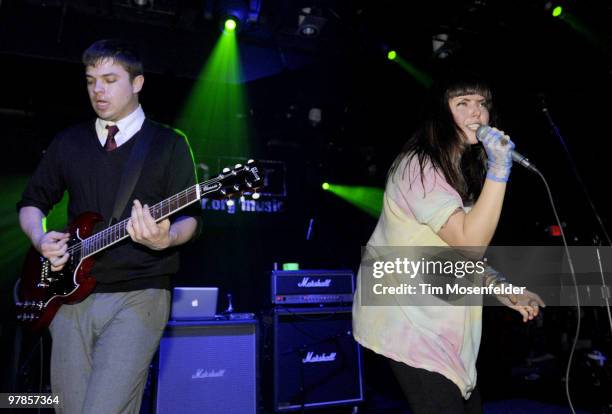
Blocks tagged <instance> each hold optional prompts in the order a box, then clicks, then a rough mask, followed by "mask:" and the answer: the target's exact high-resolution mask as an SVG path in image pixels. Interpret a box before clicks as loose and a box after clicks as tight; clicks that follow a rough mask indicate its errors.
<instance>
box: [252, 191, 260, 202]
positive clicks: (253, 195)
mask: <svg viewBox="0 0 612 414" xmlns="http://www.w3.org/2000/svg"><path fill="white" fill-rule="evenodd" d="M260 196H261V195H260V194H259V193H258V192H257V191H255V192H254V193H253V194H252V195H251V198H252V199H253V200H259V197H260Z"/></svg>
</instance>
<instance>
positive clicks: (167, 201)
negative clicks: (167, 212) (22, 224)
mask: <svg viewBox="0 0 612 414" xmlns="http://www.w3.org/2000/svg"><path fill="white" fill-rule="evenodd" d="M225 178H226V177H221V176H219V177H215V178H212V179H210V180H207V181H204V182H203V183H199V184H196V185H193V186H191V187H189V188H187V189H185V190H183V191H181V192H180V193H177V194H175V195H173V196H171V197H168V198H167V199H165V200H162V201H160V202H159V203H157V204H155V205H154V206H153V207H151V208H150V210H151V213H152V215H156V213H158V212H161V211H163V208H164V207H167V205H169V204H170V203H171V202H175V201H178V200H179V199H180V198H181V197H189V196H191V195H194V194H196V195H197V187H198V186H201V187H204V186H207V185H210V184H216V183H217V182H220V181H221V180H223V179H225ZM128 221H129V219H124V220H122V221H120V222H119V223H117V224H115V225H113V226H111V227H109V228H106V229H104V230H102V231H100V232H98V233H96V234H94V235H92V236H89V237H88V238H86V239H85V240H82V241H80V242H78V243H76V244H74V245H72V246H70V247H69V248H68V249H67V253H70V254H71V255H72V254H74V252H76V251H78V250H81V249H82V247H83V246H85V247H90V246H91V245H92V244H94V245H95V243H96V242H98V241H100V239H102V238H106V237H107V236H108V235H109V234H110V233H112V232H114V231H115V229H120V230H121V232H125V229H126V228H127V222H128ZM122 237H125V234H123V236H122ZM122 237H120V238H122ZM94 250H97V249H94Z"/></svg>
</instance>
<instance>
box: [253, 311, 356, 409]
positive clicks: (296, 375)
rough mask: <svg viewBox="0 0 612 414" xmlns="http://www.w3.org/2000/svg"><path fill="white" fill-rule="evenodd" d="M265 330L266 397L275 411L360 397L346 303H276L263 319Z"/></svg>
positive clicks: (349, 315)
mask: <svg viewBox="0 0 612 414" xmlns="http://www.w3.org/2000/svg"><path fill="white" fill-rule="evenodd" d="M264 329H265V341H266V349H267V353H268V355H266V359H267V364H266V365H267V366H266V368H268V371H272V372H268V375H267V377H268V378H267V381H266V384H267V393H266V394H267V397H266V399H267V400H269V401H268V402H271V403H272V404H268V405H273V407H271V408H272V409H273V410H274V411H276V412H285V411H294V410H301V409H310V408H319V407H326V406H334V405H350V404H355V405H357V403H359V402H361V401H362V400H363V389H362V377H361V361H362V360H361V352H360V348H359V346H358V344H357V343H356V342H355V340H354V339H353V336H352V323H351V308H350V307H347V306H343V307H329V308H321V307H317V308H314V307H312V308H308V307H299V308H288V307H277V308H276V309H273V310H272V311H271V312H270V314H269V315H268V316H267V317H266V318H265V319H264ZM270 362H271V363H270ZM269 365H271V367H269ZM269 368H271V370H270V369H269Z"/></svg>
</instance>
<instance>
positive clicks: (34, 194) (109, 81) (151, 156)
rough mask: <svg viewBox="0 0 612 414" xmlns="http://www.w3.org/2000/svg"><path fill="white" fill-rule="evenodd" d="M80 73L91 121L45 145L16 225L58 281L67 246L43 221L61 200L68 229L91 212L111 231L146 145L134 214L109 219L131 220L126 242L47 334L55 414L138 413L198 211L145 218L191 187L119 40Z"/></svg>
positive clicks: (178, 139)
mask: <svg viewBox="0 0 612 414" xmlns="http://www.w3.org/2000/svg"><path fill="white" fill-rule="evenodd" d="M83 63H84V65H85V77H86V79H87V91H88V93H89V98H90V101H91V105H92V107H93V109H94V111H95V112H96V114H97V116H98V117H97V119H96V120H95V121H90V122H86V123H83V124H80V125H76V126H74V127H72V128H69V129H67V130H65V131H63V132H61V133H60V134H58V135H57V136H56V137H55V139H54V140H53V141H52V143H51V144H50V146H49V148H48V150H47V151H46V153H45V155H44V157H43V159H42V160H41V162H40V165H39V166H38V168H37V169H36V171H35V172H34V174H33V176H32V178H31V180H30V182H29V184H28V186H27V188H26V189H25V191H24V193H23V196H22V199H21V200H20V201H19V203H18V208H19V221H20V224H21V228H22V229H23V231H24V232H25V233H26V235H27V236H28V237H29V238H30V240H31V242H32V245H33V246H34V247H35V248H36V250H38V252H40V254H42V256H44V258H46V259H48V260H49V264H50V270H51V271H52V272H58V271H60V270H61V269H62V268H63V267H64V266H66V264H67V262H68V260H69V259H70V253H71V250H70V247H69V239H70V237H71V235H70V234H68V233H61V232H56V231H49V232H46V233H45V230H44V227H43V219H44V217H45V216H46V215H47V214H48V212H49V211H50V210H51V209H52V207H53V205H55V204H56V203H58V202H59V201H60V200H61V198H62V196H63V194H64V192H65V191H67V192H68V195H69V205H68V217H69V220H70V221H74V220H75V219H76V218H77V216H80V215H82V214H83V213H85V212H91V211H93V212H97V213H99V216H100V218H101V222H103V223H109V220H110V219H111V217H113V206H114V203H115V198H116V195H117V189H118V188H119V187H120V182H121V178H122V173H123V171H124V169H125V167H126V164H127V163H128V159H129V156H130V151H131V149H132V147H133V146H134V145H135V144H136V143H137V142H138V141H139V140H141V139H143V137H145V136H147V135H148V136H149V137H150V139H149V141H148V142H149V144H148V149H147V152H146V157H145V158H144V161H143V163H142V169H141V173H140V175H139V176H138V177H139V178H138V180H137V181H136V184H135V186H134V191H133V193H132V195H131V198H130V200H133V202H128V203H127V204H126V205H125V207H124V209H123V213H122V215H121V217H119V219H129V221H128V222H127V225H126V229H127V233H129V238H131V240H129V239H124V240H122V241H119V242H117V243H116V244H113V245H112V246H111V247H110V248H109V249H108V250H105V251H104V252H103V253H101V254H99V255H98V256H96V261H95V264H94V265H93V267H92V269H91V271H90V274H91V276H93V277H94V278H95V280H96V281H97V283H96V285H95V289H94V290H93V293H92V294H90V295H89V296H87V297H85V298H84V299H83V300H82V301H80V302H78V303H74V304H69V305H62V306H61V307H59V309H58V310H57V313H56V314H55V316H54V317H53V319H52V321H51V324H50V326H49V329H50V331H51V336H52V340H53V348H52V356H51V385H52V390H53V392H54V393H58V394H60V395H61V398H62V404H63V412H65V413H138V412H139V408H140V400H141V397H142V393H143V389H144V386H145V382H146V378H147V372H148V367H149V364H150V361H151V359H152V357H153V354H154V353H155V351H156V349H157V346H158V344H159V340H160V338H161V335H162V332H163V330H164V327H165V325H166V322H167V319H168V312H169V307H170V291H169V288H170V276H171V275H173V274H174V273H176V271H177V270H178V253H177V251H176V248H175V247H176V246H179V245H181V244H183V243H186V242H187V241H189V240H190V239H192V238H193V237H194V235H195V234H196V233H197V231H196V230H197V228H198V223H199V204H198V203H194V204H191V205H190V206H189V207H187V208H186V209H184V210H181V212H180V213H179V214H174V215H171V216H170V217H167V218H164V219H163V220H161V221H158V222H156V220H155V219H154V218H153V216H152V211H151V210H150V209H149V206H153V205H154V204H155V203H158V202H159V201H160V200H163V199H164V198H167V197H169V196H171V195H172V194H176V193H178V192H180V191H181V190H183V189H185V188H187V187H189V186H193V185H194V184H195V183H196V182H197V181H196V175H195V169H194V164H193V158H192V155H191V151H190V148H189V144H188V142H187V140H186V138H185V137H184V136H181V135H180V134H178V133H177V132H175V131H174V130H172V129H171V128H168V127H166V126H162V125H160V124H157V123H155V122H153V121H151V120H149V119H146V118H145V115H144V112H143V110H142V107H141V106H140V105H139V102H138V93H139V92H140V90H141V89H142V86H143V83H144V76H143V69H142V63H141V61H140V58H139V57H138V55H137V53H136V51H135V50H134V49H133V48H132V47H131V46H130V45H128V44H125V43H124V42H122V41H119V40H101V41H98V42H95V43H94V44H92V45H91V46H90V47H89V48H88V49H87V50H86V51H85V52H84V54H83ZM116 218H117V217H116Z"/></svg>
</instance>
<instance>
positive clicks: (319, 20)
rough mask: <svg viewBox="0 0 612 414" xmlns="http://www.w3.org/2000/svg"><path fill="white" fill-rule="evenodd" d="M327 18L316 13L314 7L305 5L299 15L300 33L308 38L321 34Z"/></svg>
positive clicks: (298, 31)
mask: <svg viewBox="0 0 612 414" xmlns="http://www.w3.org/2000/svg"><path fill="white" fill-rule="evenodd" d="M326 22H327V19H325V18H324V17H322V16H320V15H316V14H315V12H314V10H313V8H312V7H304V8H303V9H302V10H300V14H299V16H298V30H297V33H298V35H300V36H302V37H307V38H313V37H317V36H319V35H320V34H321V31H322V30H323V26H325V23H326Z"/></svg>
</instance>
